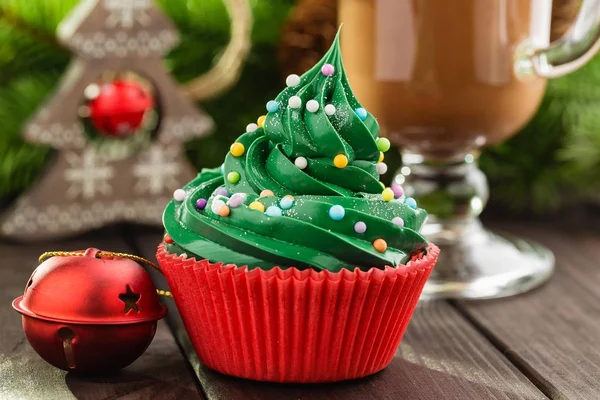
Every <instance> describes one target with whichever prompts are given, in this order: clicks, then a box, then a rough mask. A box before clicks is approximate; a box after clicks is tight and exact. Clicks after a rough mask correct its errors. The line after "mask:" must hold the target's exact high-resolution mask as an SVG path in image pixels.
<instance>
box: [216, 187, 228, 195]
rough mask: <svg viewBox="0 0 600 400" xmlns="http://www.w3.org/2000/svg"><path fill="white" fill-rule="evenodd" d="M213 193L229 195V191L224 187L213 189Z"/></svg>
mask: <svg viewBox="0 0 600 400" xmlns="http://www.w3.org/2000/svg"><path fill="white" fill-rule="evenodd" d="M215 194H217V195H219V196H223V197H229V191H228V190H227V189H226V188H224V187H220V188H217V190H215Z"/></svg>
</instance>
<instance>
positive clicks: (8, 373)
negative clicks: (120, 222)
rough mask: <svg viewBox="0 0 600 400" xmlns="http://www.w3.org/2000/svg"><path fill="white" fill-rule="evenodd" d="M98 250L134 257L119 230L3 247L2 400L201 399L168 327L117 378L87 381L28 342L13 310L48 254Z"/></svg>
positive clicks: (0, 251) (0, 257) (2, 244)
mask: <svg viewBox="0 0 600 400" xmlns="http://www.w3.org/2000/svg"><path fill="white" fill-rule="evenodd" d="M87 247H98V248H101V249H104V250H111V251H124V252H130V251H131V249H130V248H129V247H128V246H127V245H126V242H125V241H124V240H123V237H122V234H121V233H120V231H117V230H116V229H104V230H101V231H98V232H94V233H92V234H88V235H86V236H84V237H80V238H78V239H77V240H72V241H61V242H51V243H44V244H37V245H36V244H27V245H23V244H14V243H8V242H0V330H1V334H0V377H1V378H0V399H10V400H14V399H52V400H62V399H70V398H77V399H90V400H94V399H117V398H126V399H151V398H156V399H161V400H162V399H198V398H201V395H200V393H199V390H198V388H197V386H196V380H195V378H194V376H193V373H192V372H191V369H190V368H189V365H188V364H187V362H186V361H185V359H184V358H183V356H182V355H181V352H180V350H179V348H178V346H177V344H176V343H175V340H174V338H173V335H172V334H171V332H170V330H169V328H168V327H167V325H166V323H164V322H161V323H159V326H158V330H157V333H156V337H155V338H154V341H153V342H152V344H151V345H150V347H149V348H148V350H147V351H146V352H145V354H144V355H142V356H141V357H140V358H139V359H138V360H137V361H136V362H134V363H133V364H132V365H131V366H129V367H127V368H126V369H124V370H123V371H121V372H119V373H117V374H116V375H113V376H107V377H102V378H83V377H80V376H77V375H74V374H72V373H66V372H65V371H61V370H59V369H57V368H54V367H52V366H51V365H49V364H47V363H46V362H45V361H43V360H42V359H41V358H40V357H39V356H38V355H37V354H36V353H35V352H34V350H33V349H32V348H31V346H30V345H29V343H28V342H27V340H26V338H25V335H24V333H23V330H22V328H21V317H20V315H19V314H17V313H16V312H15V311H14V310H13V309H12V307H11V302H12V300H13V299H14V298H16V297H18V296H20V295H22V294H23V289H24V287H25V284H26V283H27V280H28V278H29V276H30V275H31V272H32V271H33V270H34V269H35V268H36V267H37V265H38V264H37V258H38V256H39V255H40V254H41V253H43V252H44V251H50V250H77V249H85V248H87Z"/></svg>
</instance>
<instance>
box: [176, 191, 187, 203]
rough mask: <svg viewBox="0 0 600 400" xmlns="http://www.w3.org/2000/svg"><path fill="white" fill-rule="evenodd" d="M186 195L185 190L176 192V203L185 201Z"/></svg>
mask: <svg viewBox="0 0 600 400" xmlns="http://www.w3.org/2000/svg"><path fill="white" fill-rule="evenodd" d="M185 195H186V193H185V190H183V189H177V190H176V191H174V192H173V199H174V200H175V201H184V200H185Z"/></svg>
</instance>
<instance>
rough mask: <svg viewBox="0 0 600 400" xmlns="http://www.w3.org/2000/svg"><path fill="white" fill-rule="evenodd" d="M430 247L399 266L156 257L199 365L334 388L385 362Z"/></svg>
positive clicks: (433, 251)
mask: <svg viewBox="0 0 600 400" xmlns="http://www.w3.org/2000/svg"><path fill="white" fill-rule="evenodd" d="M438 254H439V249H438V248H437V247H436V246H435V245H433V244H430V245H429V248H428V251H427V254H426V255H424V256H423V257H421V258H418V259H416V258H413V260H411V261H410V262H409V263H407V265H399V266H397V267H386V268H385V269H378V268H371V269H370V270H369V271H367V272H365V271H361V270H359V269H358V268H357V269H355V270H354V271H350V270H342V271H340V272H337V273H332V272H329V271H316V270H312V269H307V270H302V271H301V270H298V269H296V268H287V269H285V270H282V269H280V268H278V267H277V268H273V269H270V270H262V269H258V268H256V269H252V270H248V268H246V267H245V266H242V267H238V266H235V265H224V264H222V263H216V264H213V263H210V262H209V261H207V260H196V259H194V258H187V257H185V256H178V255H176V254H171V253H169V252H168V251H167V250H166V248H165V246H164V244H161V245H160V246H159V248H158V253H157V258H158V262H159V264H160V266H161V269H162V271H163V273H164V275H165V276H166V278H167V282H168V284H169V286H170V288H171V292H172V293H173V297H174V299H175V302H176V304H177V308H178V309H179V312H180V314H181V317H182V319H183V322H184V325H185V328H186V330H187V332H188V334H189V336H190V339H191V341H192V344H193V346H194V349H195V351H196V353H197V354H198V357H199V358H200V360H201V361H202V362H203V363H204V364H205V365H207V366H208V367H209V368H212V369H214V370H216V371H219V372H221V373H224V374H228V375H233V376H237V377H240V378H247V379H254V380H258V381H271V382H296V383H312V382H334V381H341V380H346V379H353V378H360V377H364V376H367V375H370V374H374V373H376V372H378V371H380V370H382V369H383V368H385V367H386V366H387V365H388V364H389V363H390V362H391V361H392V358H393V357H394V353H395V352H396V349H397V348H398V345H399V344H400V340H401V339H402V336H403V335H404V331H405V330H406V327H407V325H408V322H409V320H410V318H411V316H412V314H413V312H414V310H415V307H416V305H417V302H418V299H419V296H420V295H421V291H422V290H423V286H424V285H425V281H426V280H427V278H428V276H429V274H430V273H431V270H432V268H433V267H434V265H435V263H436V261H437V258H438Z"/></svg>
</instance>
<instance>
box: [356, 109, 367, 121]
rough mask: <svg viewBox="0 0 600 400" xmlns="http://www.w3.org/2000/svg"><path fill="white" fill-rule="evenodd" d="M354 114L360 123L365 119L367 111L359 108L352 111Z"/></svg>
mask: <svg viewBox="0 0 600 400" xmlns="http://www.w3.org/2000/svg"><path fill="white" fill-rule="evenodd" d="M354 112H355V113H356V115H358V118H360V120H361V121H364V120H365V119H367V110H365V109H364V108H362V107H359V108H357V109H356V110H354Z"/></svg>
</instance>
